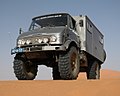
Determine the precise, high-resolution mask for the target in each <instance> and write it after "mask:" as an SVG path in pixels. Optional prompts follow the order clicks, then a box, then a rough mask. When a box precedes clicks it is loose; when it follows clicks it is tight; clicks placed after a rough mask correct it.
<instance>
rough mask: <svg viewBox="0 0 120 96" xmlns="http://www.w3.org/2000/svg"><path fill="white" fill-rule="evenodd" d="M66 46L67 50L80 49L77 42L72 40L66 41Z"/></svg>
mask: <svg viewBox="0 0 120 96" xmlns="http://www.w3.org/2000/svg"><path fill="white" fill-rule="evenodd" d="M64 46H65V47H66V50H68V49H70V47H71V46H74V47H76V48H77V49H79V45H78V44H77V43H76V42H75V41H71V40H68V41H66V42H65V44H64Z"/></svg>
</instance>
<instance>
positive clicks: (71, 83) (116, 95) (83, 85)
mask: <svg viewBox="0 0 120 96" xmlns="http://www.w3.org/2000/svg"><path fill="white" fill-rule="evenodd" d="M0 96H120V72H118V71H111V70H102V71H101V79H100V80H87V79H86V77H85V74H84V73H81V74H79V78H78V79H77V80H33V81H30V80H29V81H18V80H15V81H0Z"/></svg>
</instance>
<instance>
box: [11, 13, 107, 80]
mask: <svg viewBox="0 0 120 96" xmlns="http://www.w3.org/2000/svg"><path fill="white" fill-rule="evenodd" d="M11 54H15V57H14V62H13V64H14V66H13V68H14V73H15V75H16V77H17V79H18V80H33V79H34V78H35V76H36V75H37V71H38V69H37V68H38V65H46V66H48V67H51V68H52V69H53V72H52V74H53V79H54V80H59V79H63V80H73V79H77V77H78V74H79V72H86V74H87V79H99V78H100V67H101V64H103V63H104V61H105V58H106V54H105V51H104V40H103V35H102V33H101V32H100V31H99V30H98V29H97V28H96V27H95V25H94V24H93V23H92V22H91V21H90V19H89V18H88V17H87V16H82V15H81V16H70V15H69V14H68V13H55V14H48V15H43V16H38V17H35V18H33V19H32V23H31V25H30V28H29V30H28V32H24V33H22V32H21V31H20V35H19V36H18V38H17V44H16V47H15V48H14V49H12V50H11ZM41 74H42V73H41Z"/></svg>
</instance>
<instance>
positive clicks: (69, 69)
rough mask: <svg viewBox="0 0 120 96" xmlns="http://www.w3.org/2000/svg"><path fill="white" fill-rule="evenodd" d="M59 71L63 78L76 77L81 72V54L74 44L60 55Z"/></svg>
mask: <svg viewBox="0 0 120 96" xmlns="http://www.w3.org/2000/svg"><path fill="white" fill-rule="evenodd" d="M58 67H59V72H60V76H61V78H62V79H66V80H71V79H76V78H77V77H78V73H79V67H80V64H79V56H78V50H77V49H76V47H74V46H72V47H71V48H70V49H69V51H68V52H66V53H63V54H60V55H59V62H58Z"/></svg>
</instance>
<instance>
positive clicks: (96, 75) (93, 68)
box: [87, 61, 100, 79]
mask: <svg viewBox="0 0 120 96" xmlns="http://www.w3.org/2000/svg"><path fill="white" fill-rule="evenodd" d="M87 79H100V64H99V63H98V62H97V61H94V62H93V63H91V64H89V67H88V71H87Z"/></svg>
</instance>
